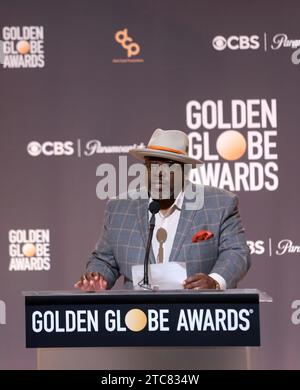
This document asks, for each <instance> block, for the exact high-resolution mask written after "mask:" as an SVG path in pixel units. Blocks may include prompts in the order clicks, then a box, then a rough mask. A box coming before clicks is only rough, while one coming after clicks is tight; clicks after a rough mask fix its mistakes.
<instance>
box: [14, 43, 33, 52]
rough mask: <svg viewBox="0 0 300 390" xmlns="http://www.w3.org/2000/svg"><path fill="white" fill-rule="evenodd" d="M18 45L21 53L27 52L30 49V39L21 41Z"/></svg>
mask: <svg viewBox="0 0 300 390" xmlns="http://www.w3.org/2000/svg"><path fill="white" fill-rule="evenodd" d="M16 47H17V50H18V52H19V53H20V54H27V53H29V51H30V43H29V42H28V41H19V42H18V43H17V46H16Z"/></svg>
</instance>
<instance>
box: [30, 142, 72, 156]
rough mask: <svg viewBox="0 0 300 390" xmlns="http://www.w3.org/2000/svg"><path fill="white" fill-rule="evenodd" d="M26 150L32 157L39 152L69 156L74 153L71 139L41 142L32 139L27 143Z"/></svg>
mask: <svg viewBox="0 0 300 390" xmlns="http://www.w3.org/2000/svg"><path fill="white" fill-rule="evenodd" d="M27 152H28V154H30V156H33V157H37V156H39V155H40V154H43V155H44V156H71V155H72V154H73V153H74V147H73V142H72V141H66V142H61V141H54V142H50V141H46V142H44V143H42V144H40V143H39V142H37V141H32V142H29V144H28V145H27Z"/></svg>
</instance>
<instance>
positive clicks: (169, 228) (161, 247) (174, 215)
mask: <svg viewBox="0 0 300 390" xmlns="http://www.w3.org/2000/svg"><path fill="white" fill-rule="evenodd" d="M183 199H184V192H182V191H181V192H180V193H179V194H178V196H177V198H176V199H175V202H174V203H173V204H172V206H171V207H170V208H169V210H168V211H167V213H166V214H162V212H161V211H159V213H157V214H156V215H155V227H154V232H153V239H152V249H153V253H154V257H155V259H156V262H157V263H159V262H164V263H165V262H168V261H169V258H170V255H171V250H172V247H173V242H174V238H175V233H176V230H177V226H178V222H179V218H180V213H181V208H182V203H183ZM151 201H152V199H150V202H151ZM150 217H151V213H150V211H149V219H150ZM163 229H164V230H163ZM158 239H159V240H160V241H161V242H159V240H158ZM209 276H210V277H212V278H213V279H215V280H216V281H217V282H218V283H219V285H220V288H221V289H222V290H225V289H226V281H225V279H224V278H223V276H221V275H219V274H217V273H211V274H209Z"/></svg>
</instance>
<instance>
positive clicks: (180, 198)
mask: <svg viewBox="0 0 300 390" xmlns="http://www.w3.org/2000/svg"><path fill="white" fill-rule="evenodd" d="M183 199H184V191H180V192H179V194H178V195H177V197H176V199H175V201H174V203H173V204H172V206H171V207H170V211H171V210H172V209H173V208H175V207H176V208H177V209H178V210H181V209H182V203H183ZM152 200H153V199H152V198H151V197H150V198H149V204H150V203H151V202H152Z"/></svg>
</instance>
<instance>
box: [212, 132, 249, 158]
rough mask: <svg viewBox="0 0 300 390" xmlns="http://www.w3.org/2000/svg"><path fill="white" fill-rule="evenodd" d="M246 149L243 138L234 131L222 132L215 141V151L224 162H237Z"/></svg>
mask: <svg viewBox="0 0 300 390" xmlns="http://www.w3.org/2000/svg"><path fill="white" fill-rule="evenodd" d="M246 147H247V143H246V140H245V137H244V136H243V134H241V133H240V132H238V131H236V130H228V131H224V133H222V134H220V135H219V137H218V139H217V151H218V153H219V155H220V156H221V157H223V158H224V159H225V160H230V161H233V160H238V159H239V158H241V157H242V156H243V155H244V154H245V152H246Z"/></svg>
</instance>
